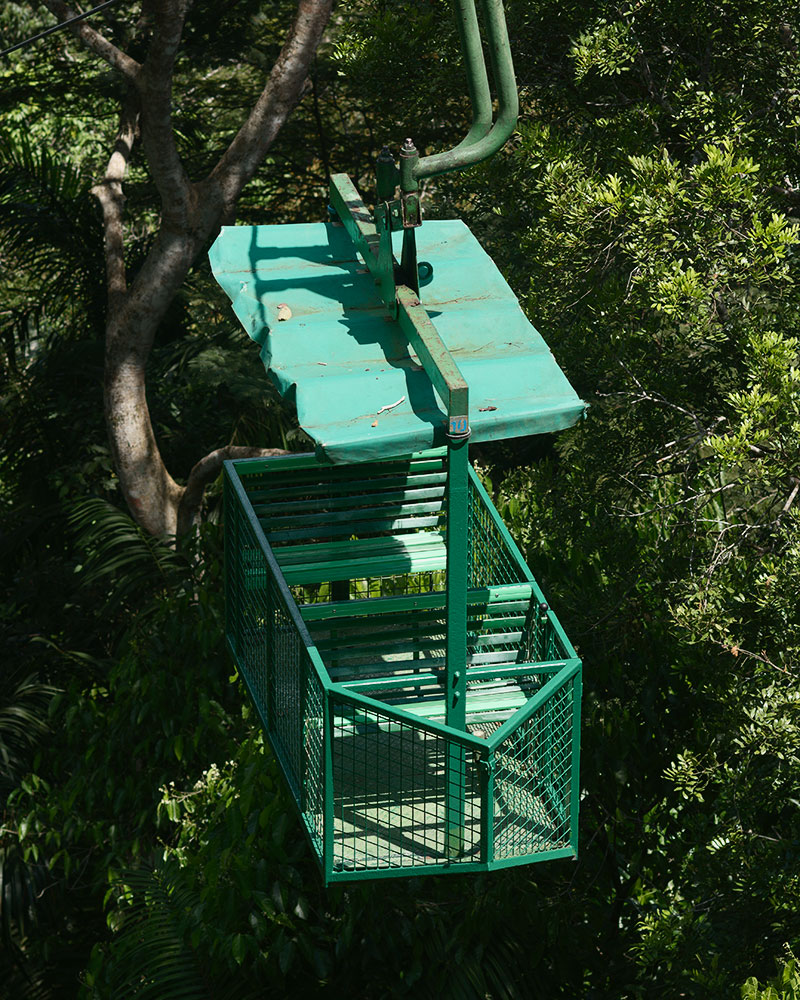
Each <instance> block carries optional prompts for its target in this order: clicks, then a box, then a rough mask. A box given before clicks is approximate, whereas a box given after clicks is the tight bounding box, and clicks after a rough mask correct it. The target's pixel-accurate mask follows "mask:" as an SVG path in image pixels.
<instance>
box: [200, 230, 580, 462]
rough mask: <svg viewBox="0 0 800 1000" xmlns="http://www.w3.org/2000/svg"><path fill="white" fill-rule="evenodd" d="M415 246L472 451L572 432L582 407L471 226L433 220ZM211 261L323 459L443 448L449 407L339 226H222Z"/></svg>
mask: <svg viewBox="0 0 800 1000" xmlns="http://www.w3.org/2000/svg"><path fill="white" fill-rule="evenodd" d="M401 236H402V234H401V233H397V234H395V240H396V246H395V253H396V256H397V257H398V258H399V256H400V238H401ZM417 246H418V253H419V258H420V260H427V261H430V262H431V264H432V265H433V276H432V279H431V280H430V281H429V283H427V284H425V286H424V287H423V288H422V290H421V291H422V294H421V296H420V298H421V300H422V302H423V303H424V305H425V307H426V310H427V312H428V315H429V316H430V318H431V319H432V321H433V322H434V324H435V326H436V328H437V330H438V331H439V333H440V335H441V337H442V340H443V341H444V343H445V344H446V346H447V348H448V350H449V351H450V353H451V354H452V356H453V358H454V360H455V361H456V363H457V364H458V366H459V368H460V370H461V373H462V374H463V376H464V378H465V379H466V381H467V384H468V385H469V398H470V414H469V420H470V427H471V429H472V437H471V438H470V440H471V441H493V440H502V439H505V438H511V437H519V436H521V435H525V434H540V433H544V432H548V431H556V430H561V429H562V428H564V427H569V426H570V425H572V424H574V423H575V422H576V421H577V420H578V418H579V417H580V416H581V414H582V413H583V411H584V409H585V404H584V403H583V402H582V401H581V400H580V399H579V398H578V396H577V395H576V394H575V392H574V390H573V389H572V386H571V385H570V384H569V382H568V381H567V379H566V376H565V375H564V373H563V372H562V371H561V369H560V368H559V367H558V365H557V364H556V361H555V359H554V358H553V355H552V354H551V353H550V350H549V348H548V347H547V345H546V344H545V342H544V340H543V339H542V338H541V336H540V335H539V333H538V332H537V331H536V330H535V329H534V328H533V326H531V324H530V323H529V322H528V320H527V319H526V318H525V316H524V314H523V312H522V310H521V309H520V307H519V303H518V302H517V299H516V297H515V295H514V293H513V292H512V291H511V289H510V288H509V287H508V285H507V284H506V282H505V280H504V279H503V276H502V275H501V274H500V272H499V271H498V269H497V267H496V266H495V265H494V263H493V261H492V260H491V258H490V257H489V256H488V254H487V253H486V252H485V251H484V250H483V248H482V247H481V246H480V244H479V243H478V241H477V240H476V239H475V237H474V236H473V235H472V233H471V232H470V231H469V229H467V227H466V226H465V225H464V223H463V222H460V221H457V220H448V221H428V222H426V223H425V224H424V226H422V228H421V229H419V230H418V231H417ZM209 257H210V260H211V267H212V270H213V272H214V275H215V277H216V279H217V281H218V282H219V283H220V285H222V287H223V288H224V289H225V291H226V292H227V294H228V296H229V297H230V299H231V301H232V303H233V309H234V312H235V313H236V315H237V316H238V318H239V320H240V321H241V323H242V325H243V326H244V328H245V330H246V331H247V333H248V334H249V336H250V337H251V338H252V339H253V340H254V341H255V342H256V343H257V344H259V345H260V346H261V359H262V361H263V362H264V365H265V367H266V368H267V369H268V371H269V374H270V376H271V378H272V379H273V380H274V382H275V383H276V385H277V387H278V389H279V390H280V392H281V393H282V394H283V395H284V396H286V397H287V398H289V399H291V400H293V401H294V403H295V405H296V407H297V416H298V420H299V422H300V425H301V427H302V428H303V429H304V430H305V431H306V432H307V433H308V434H309V435H310V436H311V437H312V438H313V440H314V441H315V442H316V446H317V451H318V453H319V454H320V455H321V456H324V457H326V458H327V459H328V460H329V461H332V462H359V461H369V460H372V459H376V458H380V457H386V456H390V455H400V454H410V453H412V452H416V451H422V450H424V449H426V448H430V447H432V446H437V445H441V444H445V443H446V437H445V431H446V425H447V420H446V417H447V414H446V409H445V407H444V406H443V405H442V402H441V400H440V399H439V397H438V395H437V394H436V392H435V390H434V389H433V387H432V386H431V383H430V381H429V380H428V377H427V375H426V374H425V373H424V371H422V369H421V366H420V365H419V364H418V363H417V361H416V359H415V358H414V356H413V355H412V354H411V353H410V352H409V348H408V344H407V341H406V339H405V337H404V336H403V334H402V333H401V331H400V327H399V325H398V324H397V323H396V322H394V321H393V320H391V319H389V317H388V315H387V313H386V309H385V307H384V306H383V303H382V302H381V299H380V296H379V294H378V289H377V288H376V286H375V283H374V281H373V279H372V277H371V275H370V274H369V272H368V271H367V269H366V267H365V266H364V264H363V261H361V259H360V258H359V257H358V255H357V253H356V251H355V248H354V246H353V244H352V242H351V240H350V238H349V236H348V235H347V233H346V231H345V230H344V228H343V227H341V226H338V225H333V224H330V223H305V224H300V225H286V226H230V227H224V228H223V229H222V232H221V233H220V235H219V237H218V238H217V240H216V242H215V243H214V245H213V246H212V248H211V251H210V254H209ZM287 307H288V308H287ZM289 313H291V315H289ZM284 316H286V317H288V318H285V319H284V318H282V317H284ZM399 400H402V402H399V403H398V401H399ZM395 404H398V405H395ZM386 407H390V409H385V408H386Z"/></svg>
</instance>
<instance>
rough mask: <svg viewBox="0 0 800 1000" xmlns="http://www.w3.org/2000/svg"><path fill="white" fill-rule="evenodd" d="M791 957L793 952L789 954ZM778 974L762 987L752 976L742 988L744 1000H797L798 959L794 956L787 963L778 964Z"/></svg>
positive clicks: (799, 977)
mask: <svg viewBox="0 0 800 1000" xmlns="http://www.w3.org/2000/svg"><path fill="white" fill-rule="evenodd" d="M789 954H790V955H791V951H790V952H789ZM778 966H779V968H778V974H777V976H775V977H774V978H773V979H771V980H770V981H769V982H768V983H766V985H765V986H764V987H762V986H761V985H760V984H759V982H758V980H757V979H756V977H755V976H751V977H750V978H749V979H748V980H747V982H746V983H745V984H744V986H743V987H742V1000H797V997H799V996H800V973H798V970H797V959H796V958H795V957H794V956H792V957H791V958H789V960H788V961H786V962H780V963H778Z"/></svg>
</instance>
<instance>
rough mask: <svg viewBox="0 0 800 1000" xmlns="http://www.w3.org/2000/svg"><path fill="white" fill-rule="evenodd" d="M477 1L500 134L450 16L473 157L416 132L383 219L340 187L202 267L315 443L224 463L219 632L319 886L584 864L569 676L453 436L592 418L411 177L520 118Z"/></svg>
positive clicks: (467, 239)
mask: <svg viewBox="0 0 800 1000" xmlns="http://www.w3.org/2000/svg"><path fill="white" fill-rule="evenodd" d="M482 7H483V18H484V23H485V26H486V31H487V36H488V41H489V50H490V53H491V56H492V63H493V72H494V78H495V81H496V83H497V89H498V93H499V111H498V115H497V119H496V121H495V123H494V125H492V105H491V97H490V92H489V85H488V80H487V73H486V68H485V65H484V63H483V55H482V48H481V41H480V35H479V30H478V22H477V16H476V12H475V7H474V2H473V0H459V2H458V4H457V13H458V20H459V27H460V30H461V39H462V45H463V49H464V53H465V61H466V63H467V67H468V71H469V72H468V75H469V81H470V96H471V98H472V104H473V125H472V128H471V129H470V132H469V134H468V135H467V137H466V139H465V140H464V142H462V143H461V144H460V145H459V146H457V147H455V149H453V150H449V151H447V152H445V153H440V154H437V155H435V156H430V157H423V158H420V157H419V156H418V154H417V151H416V149H415V148H414V144H413V142H411V141H410V140H406V142H405V143H404V144H403V147H402V149H401V152H400V167H399V169H398V168H397V167H396V166H395V163H394V161H393V159H392V158H391V156H389V155H387V151H386V150H384V151H383V153H382V154H381V156H380V157H379V158H378V185H377V191H378V205H377V207H376V209H375V212H374V215H371V214H370V213H369V212H368V210H367V209H366V207H365V206H364V204H363V202H362V201H361V199H360V197H359V195H358V193H357V191H356V190H355V188H354V186H353V185H352V183H351V182H350V180H349V178H347V177H346V176H345V175H336V176H334V177H333V178H332V182H331V203H332V206H333V209H334V210H335V213H336V214H337V215H338V221H331V222H327V223H311V224H302V225H281V226H236V227H229V228H225V229H223V230H222V232H221V234H220V236H219V238H218V239H217V241H216V243H215V244H214V246H213V247H212V249H211V254H210V257H211V264H212V268H213V271H214V274H215V276H216V278H217V280H218V281H219V283H220V284H221V285H222V287H223V288H224V289H225V291H226V292H227V294H228V295H229V297H230V298H231V301H232V304H233V309H234V311H235V313H236V315H237V316H238V317H239V319H240V321H241V322H242V324H243V325H244V328H245V330H246V331H247V333H248V334H249V335H250V337H251V338H252V339H253V340H254V341H256V343H258V344H259V345H260V347H261V357H262V360H263V362H264V365H265V367H266V369H267V372H268V374H269V376H270V377H271V379H272V380H273V382H274V383H275V384H276V385H277V387H278V389H279V390H280V392H281V393H282V394H283V396H284V397H285V398H286V399H287V400H289V401H290V402H291V403H293V404H294V406H295V407H296V410H297V415H298V419H299V422H300V425H301V426H302V427H303V428H304V430H305V431H306V432H307V433H308V434H309V436H310V437H311V438H312V439H313V441H314V442H315V453H313V454H307V455H291V456H285V457H277V458H270V459H258V458H257V459H246V460H241V461H233V462H228V463H227V464H226V471H225V531H226V534H225V545H226V586H227V624H226V631H227V637H228V644H229V646H230V649H231V652H232V654H233V657H234V659H235V661H236V664H237V666H238V668H239V671H240V673H241V675H242V676H243V677H244V679H245V682H246V684H247V687H248V689H249V691H250V694H251V696H252V699H253V702H254V704H255V706H256V708H257V710H258V713H259V715H260V718H261V722H262V724H263V726H264V730H265V733H266V736H267V738H268V740H269V742H270V745H271V746H272V749H273V751H274V753H275V756H276V758H277V760H278V761H279V763H280V766H281V768H282V770H283V773H284V775H285V778H286V781H287V783H288V785H289V787H290V789H291V791H292V794H293V795H294V798H295V800H296V802H297V806H298V809H299V811H300V815H301V817H302V819H303V822H304V825H305V828H306V830H307V832H308V835H309V839H310V842H311V845H312V847H313V849H314V851H315V853H316V856H317V858H318V860H319V864H320V868H321V871H322V875H323V878H324V880H325V881H326V883H327V882H335V881H344V880H352V879H357V878H377V877H386V876H396V875H412V874H419V873H424V872H447V871H450V872H467V871H480V870H488V869H494V868H502V867H506V866H509V865H516V864H526V863H529V862H531V861H537V860H543V859H545V858H557V857H567V856H574V854H575V853H576V851H577V820H578V791H579V786H578V755H579V746H580V728H579V727H580V693H581V663H580V660H579V659H578V657H577V656H576V654H575V651H574V649H573V648H572V646H571V645H570V642H569V640H568V639H567V637H566V635H565V634H564V631H563V629H562V628H561V626H560V624H559V623H558V621H557V619H556V617H555V615H554V614H553V612H552V611H551V610H550V609H549V608H548V606H547V604H546V603H545V598H544V595H543V593H542V591H541V589H540V588H539V585H538V584H537V582H536V580H535V579H534V578H533V575H532V573H531V571H530V570H529V568H528V567H527V565H526V564H525V561H524V559H523V557H522V555H521V554H520V552H519V549H518V548H517V546H516V544H515V543H514V541H513V539H512V538H511V536H510V534H509V532H508V530H507V529H506V527H505V525H504V524H503V522H502V519H501V518H500V516H499V514H498V512H497V511H496V510H495V508H494V506H493V504H492V502H491V500H490V499H489V497H488V496H487V494H486V491H485V490H484V488H483V487H482V485H481V483H480V480H479V479H478V477H477V476H476V475H475V473H474V471H473V469H472V468H471V467H470V465H469V460H468V442H469V441H474V442H479V441H491V440H502V439H506V438H512V437H518V436H521V435H528V434H536V433H545V432H551V431H555V430H559V429H561V428H564V427H567V426H569V425H571V424H573V423H575V421H576V420H577V419H578V418H579V417H580V416H581V414H582V413H583V411H584V408H585V407H584V404H583V403H582V402H581V400H580V399H578V397H577V396H576V395H575V392H574V391H573V389H572V388H571V386H570V385H569V383H568V382H567V380H566V378H565V376H564V375H563V373H562V372H561V370H560V369H559V367H558V365H557V364H556V362H555V360H554V358H553V356H552V354H551V353H550V351H549V350H548V348H547V345H546V344H545V343H544V341H543V340H542V338H541V337H540V335H539V334H538V333H537V332H536V330H535V329H534V328H533V327H532V326H531V324H530V323H529V322H528V321H527V319H526V318H525V316H524V315H523V313H522V311H521V309H520V307H519V304H518V302H517V300H516V298H515V296H514V294H513V293H512V291H511V289H510V288H509V287H508V285H507V284H506V282H505V281H504V280H503V278H502V276H501V275H500V273H499V271H498V270H497V268H496V267H495V265H494V264H493V262H492V261H491V259H490V258H489V257H488V256H487V254H486V253H485V252H484V251H483V250H482V249H481V247H480V245H479V244H478V242H477V240H475V238H474V237H473V236H472V234H471V233H470V232H469V230H468V229H467V228H466V226H465V225H464V224H463V223H461V222H458V221H439V222H427V223H426V224H425V226H424V227H423V228H420V224H421V218H420V210H419V191H418V185H419V180H420V179H421V178H423V177H428V176H431V175H434V174H437V173H441V172H442V171H444V170H452V169H457V168H459V167H462V166H467V165H469V164H472V163H475V162H478V161H479V160H482V159H485V158H486V157H487V156H490V155H492V153H493V152H495V151H496V150H497V149H498V148H499V147H500V146H501V145H502V144H503V143H504V142H505V141H506V139H507V138H508V136H509V135H510V133H511V131H512V130H513V127H514V124H515V121H516V115H517V98H516V87H515V84H514V74H513V67H512V65H511V56H510V50H509V46H508V38H507V34H506V28H505V19H504V16H503V10H502V3H501V2H500V0H483V3H482ZM398 183H399V188H400V194H399V197H397V198H396V197H395V193H396V188H397V186H398ZM418 254H419V255H420V256H424V258H425V260H426V261H430V262H431V263H425V264H419V265H418V262H417V261H418ZM398 256H399V260H398ZM420 285H422V286H423V288H422V294H421V288H420Z"/></svg>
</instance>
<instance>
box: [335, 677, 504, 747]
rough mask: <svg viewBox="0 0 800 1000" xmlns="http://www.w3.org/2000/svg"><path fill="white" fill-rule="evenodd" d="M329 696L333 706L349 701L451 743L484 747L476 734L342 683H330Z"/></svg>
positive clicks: (372, 713)
mask: <svg viewBox="0 0 800 1000" xmlns="http://www.w3.org/2000/svg"><path fill="white" fill-rule="evenodd" d="M330 696H331V700H332V701H333V702H334V707H335V704H336V702H337V701H340V702H343V703H348V702H349V703H350V704H351V705H355V706H356V707H357V708H363V709H366V710H368V711H369V713H370V715H375V714H378V715H382V716H384V717H385V718H386V719H390V720H393V721H395V722H404V723H406V725H408V724H410V725H412V726H413V727H414V728H415V729H417V730H419V732H421V733H430V734H431V735H432V736H440V737H441V736H444V737H445V738H446V739H447V740H449V741H450V742H451V743H454V744H457V745H458V746H463V747H466V748H467V749H470V750H478V751H482V750H485V749H486V741H485V740H482V739H480V737H478V736H473V735H472V734H471V733H467V732H458V731H456V730H453V729H450V728H449V727H448V726H445V725H442V724H441V723H439V722H436V721H435V720H434V719H421V718H419V716H416V715H412V714H411V712H406V711H405V710H404V709H402V708H398V707H397V706H395V705H387V704H386V702H383V701H377V700H376V699H375V698H369V697H368V696H367V695H363V694H361V693H360V692H358V691H350V690H349V689H348V688H346V687H345V686H344V685H343V684H335V683H334V684H331V685H330Z"/></svg>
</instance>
